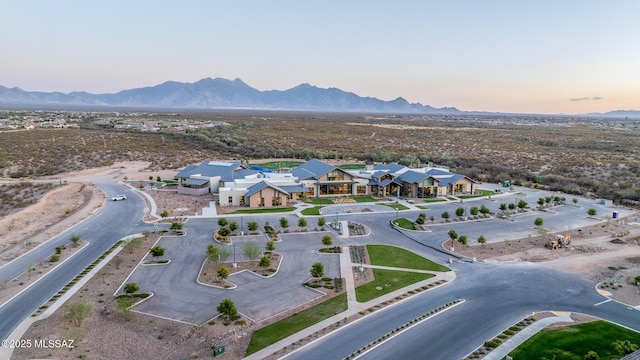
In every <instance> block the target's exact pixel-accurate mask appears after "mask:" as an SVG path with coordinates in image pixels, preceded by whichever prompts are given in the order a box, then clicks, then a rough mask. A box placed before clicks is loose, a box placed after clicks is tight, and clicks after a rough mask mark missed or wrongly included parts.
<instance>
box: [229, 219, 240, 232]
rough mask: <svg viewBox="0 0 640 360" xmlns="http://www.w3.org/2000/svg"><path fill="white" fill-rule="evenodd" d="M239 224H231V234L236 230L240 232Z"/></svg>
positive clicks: (233, 222)
mask: <svg viewBox="0 0 640 360" xmlns="http://www.w3.org/2000/svg"><path fill="white" fill-rule="evenodd" d="M238 227H239V226H238V223H237V222H236V221H232V222H230V223H229V230H231V232H234V231H236V230H238Z"/></svg>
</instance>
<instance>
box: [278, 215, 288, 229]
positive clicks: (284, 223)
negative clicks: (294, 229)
mask: <svg viewBox="0 0 640 360" xmlns="http://www.w3.org/2000/svg"><path fill="white" fill-rule="evenodd" d="M280 227H282V228H283V229H286V228H288V227H289V220H287V218H286V217H284V216H283V217H281V218H280Z"/></svg>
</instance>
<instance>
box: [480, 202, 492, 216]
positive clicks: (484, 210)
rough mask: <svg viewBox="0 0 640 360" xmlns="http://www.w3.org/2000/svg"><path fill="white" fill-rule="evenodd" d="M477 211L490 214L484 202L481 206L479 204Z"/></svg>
mask: <svg viewBox="0 0 640 360" xmlns="http://www.w3.org/2000/svg"><path fill="white" fill-rule="evenodd" d="M479 211H480V214H482V215H488V214H491V210H489V208H488V207H487V205H485V204H482V206H480V210H479Z"/></svg>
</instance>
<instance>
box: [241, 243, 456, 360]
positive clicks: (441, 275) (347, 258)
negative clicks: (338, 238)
mask: <svg viewBox="0 0 640 360" xmlns="http://www.w3.org/2000/svg"><path fill="white" fill-rule="evenodd" d="M354 266H360V264H356V263H352V262H351V254H350V253H349V247H348V246H344V247H343V248H342V253H340V274H341V275H340V276H341V277H342V278H344V279H345V290H346V293H347V310H346V311H344V312H341V313H339V314H337V315H335V316H332V317H330V318H327V319H325V320H323V321H321V322H319V323H317V324H314V325H312V326H310V327H308V328H306V329H304V330H301V331H299V332H297V333H295V334H293V335H291V336H289V337H287V338H285V339H282V340H280V341H278V342H276V343H274V344H272V345H271V346H268V347H266V348H264V349H262V350H260V351H258V352H255V353H253V354H251V355H250V356H248V357H246V358H245V359H250V360H258V359H263V358H265V357H267V356H269V355H271V354H273V353H274V352H276V351H278V350H280V349H282V348H284V347H285V346H290V345H291V344H293V343H295V342H297V341H300V340H302V339H304V338H306V337H307V336H309V335H312V334H314V333H316V332H318V331H320V330H322V329H324V328H326V327H329V326H330V325H332V324H334V323H337V322H340V321H343V320H345V319H346V318H348V317H350V316H352V315H355V314H358V313H359V312H361V311H364V310H366V309H369V308H371V307H373V306H375V305H377V304H380V303H382V302H385V301H388V300H393V299H394V298H396V297H397V296H401V295H402V294H404V293H406V292H407V291H409V290H413V289H416V288H419V287H421V286H425V285H428V284H431V283H435V282H438V281H440V280H446V281H447V283H449V282H451V281H453V280H455V278H456V274H455V272H453V271H449V272H436V271H426V270H416V269H400V268H393V267H386V266H385V267H381V266H373V265H363V267H371V268H384V269H390V270H401V271H413V272H423V273H430V274H434V275H435V276H434V277H432V278H430V279H427V280H424V281H421V282H418V283H415V284H411V285H409V286H407V287H405V288H403V289H399V290H396V291H394V292H391V293H388V294H386V295H382V296H380V297H378V298H376V299H373V300H371V301H368V302H366V303H360V302H358V301H356V288H355V283H354V280H353V267H354ZM447 283H445V284H447ZM435 288H437V286H436V287H433V289H435ZM427 291H428V290H427ZM409 298H410V297H409ZM402 301H404V299H403V300H400V301H398V302H395V303H393V304H392V305H390V306H394V305H396V304H399V303H401V302H402ZM360 319H362V318H360ZM358 320H359V319H358ZM358 320H355V321H354V322H351V323H348V324H346V325H345V326H349V325H351V324H353V323H355V322H357V321H358ZM328 334H329V333H327V335H328ZM325 336H326V335H325ZM320 338H322V337H319V338H316V339H315V340H314V341H318V339H320Z"/></svg>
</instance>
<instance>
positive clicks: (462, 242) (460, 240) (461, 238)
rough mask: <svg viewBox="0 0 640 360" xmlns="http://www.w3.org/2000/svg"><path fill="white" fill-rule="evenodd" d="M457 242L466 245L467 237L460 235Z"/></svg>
mask: <svg viewBox="0 0 640 360" xmlns="http://www.w3.org/2000/svg"><path fill="white" fill-rule="evenodd" d="M458 242H459V243H460V244H462V245H467V235H460V237H459V238H458Z"/></svg>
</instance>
